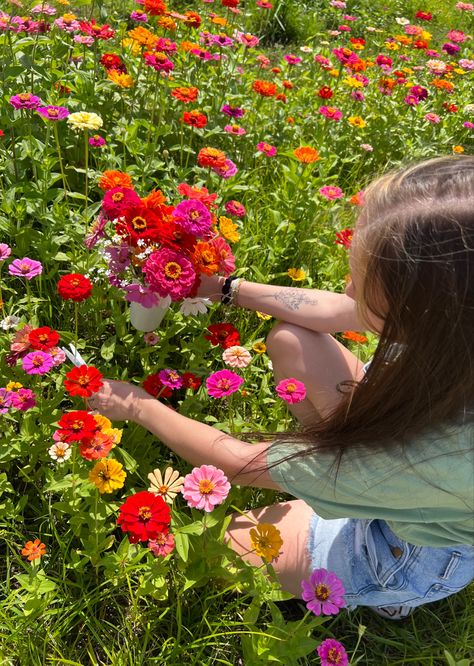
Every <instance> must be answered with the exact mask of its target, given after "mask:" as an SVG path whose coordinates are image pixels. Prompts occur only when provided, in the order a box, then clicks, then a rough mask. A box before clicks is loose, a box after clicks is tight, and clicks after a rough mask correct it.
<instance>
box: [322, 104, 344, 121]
mask: <svg viewBox="0 0 474 666" xmlns="http://www.w3.org/2000/svg"><path fill="white" fill-rule="evenodd" d="M319 113H321V114H322V115H323V116H324V117H325V118H329V120H336V121H339V120H341V118H342V111H341V110H340V109H337V108H336V107H335V106H320V107H319Z"/></svg>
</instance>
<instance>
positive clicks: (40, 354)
mask: <svg viewBox="0 0 474 666" xmlns="http://www.w3.org/2000/svg"><path fill="white" fill-rule="evenodd" d="M21 362H22V365H23V370H24V371H25V372H26V373H27V374H28V375H44V374H45V373H47V372H49V371H50V370H51V368H52V367H53V365H54V360H53V357H52V356H51V354H47V353H46V352H44V351H40V350H35V351H32V352H30V353H29V354H27V355H26V356H24V357H23V359H22V361H21Z"/></svg>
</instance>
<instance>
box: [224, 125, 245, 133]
mask: <svg viewBox="0 0 474 666" xmlns="http://www.w3.org/2000/svg"><path fill="white" fill-rule="evenodd" d="M224 132H227V133H228V134H234V135H235V136H241V135H243V134H246V130H245V129H244V128H243V127H240V125H225V127H224Z"/></svg>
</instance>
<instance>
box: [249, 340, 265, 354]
mask: <svg viewBox="0 0 474 666" xmlns="http://www.w3.org/2000/svg"><path fill="white" fill-rule="evenodd" d="M252 349H253V351H254V352H255V353H256V354H265V352H266V351H267V345H266V344H265V343H264V342H254V343H253V345H252Z"/></svg>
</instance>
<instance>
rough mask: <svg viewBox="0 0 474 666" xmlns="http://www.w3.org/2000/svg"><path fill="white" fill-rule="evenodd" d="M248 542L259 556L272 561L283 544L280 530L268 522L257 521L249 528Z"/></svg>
mask: <svg viewBox="0 0 474 666" xmlns="http://www.w3.org/2000/svg"><path fill="white" fill-rule="evenodd" d="M250 542H251V544H252V547H253V549H254V551H255V553H256V555H258V556H259V557H262V558H263V559H264V560H266V561H267V562H273V560H274V559H276V558H277V557H278V556H279V554H280V548H281V547H282V545H283V539H282V538H281V534H280V531H279V530H278V529H277V528H276V527H274V525H270V524H269V523H259V524H258V525H256V526H255V527H252V528H251V529H250Z"/></svg>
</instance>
